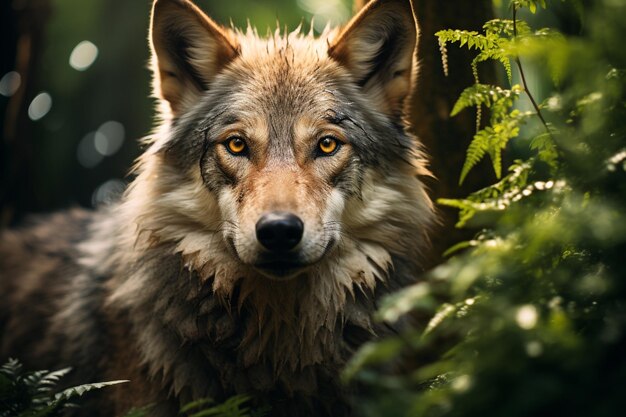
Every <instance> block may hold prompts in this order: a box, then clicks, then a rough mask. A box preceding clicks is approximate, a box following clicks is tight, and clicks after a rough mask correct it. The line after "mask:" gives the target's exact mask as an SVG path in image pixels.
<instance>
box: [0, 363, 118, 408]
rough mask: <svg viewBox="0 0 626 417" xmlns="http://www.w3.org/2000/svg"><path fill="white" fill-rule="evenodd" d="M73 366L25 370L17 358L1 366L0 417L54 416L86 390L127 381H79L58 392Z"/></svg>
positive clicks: (72, 404)
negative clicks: (49, 369) (81, 382)
mask: <svg viewBox="0 0 626 417" xmlns="http://www.w3.org/2000/svg"><path fill="white" fill-rule="evenodd" d="M70 370H71V369H70V368H64V369H60V370H58V371H54V372H50V371H34V372H26V371H24V370H23V366H22V364H21V363H20V362H19V361H18V360H16V359H9V360H8V361H7V362H6V363H5V364H4V365H2V367H1V368H0V417H15V416H18V417H55V416H61V415H63V411H64V410H65V409H67V408H69V407H74V406H75V404H74V403H73V402H72V401H73V400H74V399H76V398H78V397H81V396H82V395H83V394H85V393H87V392H89V391H93V390H97V389H101V388H104V387H108V386H111V385H117V384H121V383H124V382H127V381H109V382H98V383H93V384H84V385H78V386H75V387H70V388H66V389H64V390H61V391H60V392H56V393H54V391H55V388H56V386H57V384H58V383H59V380H60V379H61V378H63V377H64V376H65V375H67V374H68V373H69V372H70Z"/></svg>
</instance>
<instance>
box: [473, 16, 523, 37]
mask: <svg viewBox="0 0 626 417" xmlns="http://www.w3.org/2000/svg"><path fill="white" fill-rule="evenodd" d="M515 24H516V25H517V33H518V35H522V34H526V33H530V31H531V29H530V26H528V23H526V22H524V21H523V20H517V21H516V22H515ZM514 26H515V25H514V23H513V20H511V19H493V20H489V21H488V22H487V23H485V24H484V25H483V29H484V30H485V33H486V34H488V35H490V34H493V35H506V36H509V37H511V36H513V35H514V33H515V30H514Z"/></svg>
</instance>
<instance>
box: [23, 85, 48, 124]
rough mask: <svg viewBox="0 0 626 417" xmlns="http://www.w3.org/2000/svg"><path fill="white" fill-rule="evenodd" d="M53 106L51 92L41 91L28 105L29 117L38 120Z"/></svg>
mask: <svg viewBox="0 0 626 417" xmlns="http://www.w3.org/2000/svg"><path fill="white" fill-rule="evenodd" d="M51 108H52V97H50V94H48V93H46V92H45V91H44V92H41V93H39V94H37V95H36V96H35V98H34V99H33V101H31V102H30V106H28V117H30V120H33V121H36V120H39V119H41V118H42V117H44V116H45V115H46V114H48V112H49V111H50V109H51Z"/></svg>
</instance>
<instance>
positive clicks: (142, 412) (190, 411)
mask: <svg viewBox="0 0 626 417" xmlns="http://www.w3.org/2000/svg"><path fill="white" fill-rule="evenodd" d="M251 402H252V397H250V396H248V395H234V396H232V397H230V398H228V399H227V400H226V401H224V402H223V403H221V404H219V403H216V402H215V401H214V400H213V399H211V398H202V399H200V400H196V401H192V402H190V403H188V404H185V405H184V406H183V407H182V408H181V409H180V416H181V417H182V416H185V417H209V416H211V417H263V416H266V415H267V414H268V413H269V412H270V411H271V408H270V407H269V406H268V405H262V406H260V407H256V408H252V407H250V403H251ZM152 407H153V406H147V407H144V408H141V409H133V410H131V411H130V412H128V413H127V414H126V415H125V416H124V417H146V416H149V415H150V410H151V408H152Z"/></svg>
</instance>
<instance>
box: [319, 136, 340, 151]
mask: <svg viewBox="0 0 626 417" xmlns="http://www.w3.org/2000/svg"><path fill="white" fill-rule="evenodd" d="M317 148H318V149H319V154H320V155H323V156H329V155H332V154H334V153H335V152H336V151H337V149H339V141H338V140H337V139H335V138H333V137H332V136H324V137H323V138H322V139H320V141H319V142H318V143H317Z"/></svg>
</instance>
